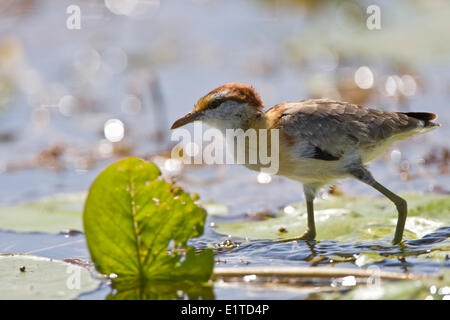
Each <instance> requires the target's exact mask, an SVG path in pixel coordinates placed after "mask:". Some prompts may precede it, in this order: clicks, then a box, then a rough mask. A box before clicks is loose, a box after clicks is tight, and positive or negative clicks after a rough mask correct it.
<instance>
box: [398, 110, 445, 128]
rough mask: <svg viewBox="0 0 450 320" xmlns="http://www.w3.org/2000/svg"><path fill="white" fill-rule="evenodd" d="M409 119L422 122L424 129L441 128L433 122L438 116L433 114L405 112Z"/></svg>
mask: <svg viewBox="0 0 450 320" xmlns="http://www.w3.org/2000/svg"><path fill="white" fill-rule="evenodd" d="M404 114H406V115H407V116H408V117H410V118H414V119H417V120H420V121H421V122H422V124H423V126H424V127H439V123H435V122H431V121H432V120H435V119H437V115H436V114H434V113H431V112H404Z"/></svg>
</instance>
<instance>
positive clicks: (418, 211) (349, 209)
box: [216, 194, 450, 241]
mask: <svg viewBox="0 0 450 320" xmlns="http://www.w3.org/2000/svg"><path fill="white" fill-rule="evenodd" d="M405 199H406V200H407V201H408V206H409V213H408V219H407V223H406V230H405V238H409V239H416V238H419V237H422V236H423V235H425V234H427V233H430V232H433V231H434V230H435V229H437V228H439V227H441V226H444V225H446V224H448V223H450V197H449V196H447V195H439V194H427V195H407V196H405ZM314 206H315V220H316V231H317V237H316V239H317V240H324V239H337V240H341V241H355V240H357V241H358V240H367V239H377V238H389V239H390V238H391V237H392V236H393V234H394V230H395V225H396V221H397V212H396V210H395V206H394V205H393V204H392V203H391V202H390V201H389V200H387V199H384V198H374V197H369V196H336V197H330V198H329V199H327V200H319V201H317V202H315V204H314ZM285 226H289V228H288V233H283V234H280V233H279V232H278V230H279V228H280V227H285ZM305 230H306V209H305V205H304V204H303V203H301V204H296V205H291V206H289V210H282V213H281V214H280V215H279V216H277V217H275V218H269V219H266V220H263V221H244V222H241V221H239V222H222V223H217V228H216V232H218V233H220V234H224V235H231V236H237V237H242V238H252V239H275V238H279V237H285V238H289V237H294V236H298V235H300V234H302V233H303V232H304V231H305Z"/></svg>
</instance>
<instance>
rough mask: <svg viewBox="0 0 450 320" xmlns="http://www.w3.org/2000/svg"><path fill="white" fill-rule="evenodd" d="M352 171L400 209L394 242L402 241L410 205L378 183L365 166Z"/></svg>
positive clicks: (357, 177) (351, 171)
mask: <svg viewBox="0 0 450 320" xmlns="http://www.w3.org/2000/svg"><path fill="white" fill-rule="evenodd" d="M350 173H351V174H352V175H353V176H354V177H355V178H356V179H358V180H360V181H362V182H364V183H366V184H368V185H370V186H372V187H373V188H375V189H376V190H377V191H379V192H380V193H382V194H383V195H385V196H386V197H387V198H388V199H389V200H391V201H392V202H393V203H394V204H395V206H396V207H397V211H398V220H397V227H396V228H395V236H394V240H393V241H392V243H393V244H398V243H400V242H401V241H402V237H403V230H404V229H405V222H406V216H407V214H408V205H407V203H406V201H405V200H404V199H403V198H400V197H399V196H398V195H396V194H395V193H393V192H391V191H390V190H388V189H387V188H385V187H384V186H383V185H381V184H380V183H378V182H377V181H376V180H375V179H374V178H373V177H372V174H371V173H370V172H369V171H368V170H367V169H366V168H364V167H363V166H362V165H361V166H359V167H357V168H352V169H350Z"/></svg>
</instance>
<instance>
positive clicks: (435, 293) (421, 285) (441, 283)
mask: <svg viewBox="0 0 450 320" xmlns="http://www.w3.org/2000/svg"><path fill="white" fill-rule="evenodd" d="M449 283H450V272H448V270H447V271H445V272H443V273H441V274H440V275H437V276H436V275H434V276H430V277H429V278H426V279H424V280H407V281H383V282H380V283H379V284H367V285H359V286H357V287H355V288H353V289H352V290H350V291H348V292H346V293H345V294H339V293H331V294H330V293H323V294H319V296H321V298H322V299H341V300H413V299H414V300H443V299H448V298H449V296H450V295H449V293H450V287H449Z"/></svg>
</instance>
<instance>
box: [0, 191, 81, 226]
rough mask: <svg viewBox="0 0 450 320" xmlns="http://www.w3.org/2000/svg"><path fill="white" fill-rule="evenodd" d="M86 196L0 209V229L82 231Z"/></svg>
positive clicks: (60, 197) (65, 197)
mask: <svg viewBox="0 0 450 320" xmlns="http://www.w3.org/2000/svg"><path fill="white" fill-rule="evenodd" d="M85 199H86V193H70V194H61V195H56V196H53V197H49V198H43V199H39V200H37V201H33V202H30V203H27V204H23V205H19V206H15V207H0V228H1V229H3V230H12V231H17V232H46V233H59V232H61V231H64V230H78V231H82V230H83V226H82V220H81V215H82V212H83V204H84V200H85Z"/></svg>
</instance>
